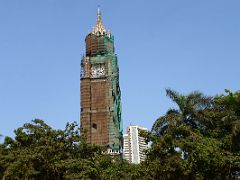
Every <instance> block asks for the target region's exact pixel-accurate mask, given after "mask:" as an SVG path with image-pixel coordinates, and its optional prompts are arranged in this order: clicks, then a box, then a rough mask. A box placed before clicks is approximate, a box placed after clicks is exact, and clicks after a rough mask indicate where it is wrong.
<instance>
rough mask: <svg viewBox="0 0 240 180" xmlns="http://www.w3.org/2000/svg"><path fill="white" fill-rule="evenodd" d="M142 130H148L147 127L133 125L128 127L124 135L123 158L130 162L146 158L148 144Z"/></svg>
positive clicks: (136, 162)
mask: <svg viewBox="0 0 240 180" xmlns="http://www.w3.org/2000/svg"><path fill="white" fill-rule="evenodd" d="M141 131H147V128H143V127H140V126H132V125H131V126H129V127H128V128H127V134H124V135H123V158H124V159H126V160H127V161H128V162H130V163H135V164H138V163H140V162H142V161H144V160H145V159H146V154H145V150H146V149H147V148H148V144H147V143H146V139H145V138H144V137H142V136H141V135H140V133H141Z"/></svg>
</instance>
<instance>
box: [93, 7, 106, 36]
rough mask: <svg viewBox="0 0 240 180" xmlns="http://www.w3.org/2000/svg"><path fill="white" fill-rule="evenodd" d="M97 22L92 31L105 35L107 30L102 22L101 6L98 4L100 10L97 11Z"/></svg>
mask: <svg viewBox="0 0 240 180" xmlns="http://www.w3.org/2000/svg"><path fill="white" fill-rule="evenodd" d="M97 16H98V17H97V22H96V25H95V28H94V29H93V31H92V33H93V34H95V35H104V34H105V33H106V30H105V28H104V26H103V24H102V18H101V11H100V7H99V6H98V11H97Z"/></svg>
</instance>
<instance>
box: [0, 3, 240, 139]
mask: <svg viewBox="0 0 240 180" xmlns="http://www.w3.org/2000/svg"><path fill="white" fill-rule="evenodd" d="M98 5H100V7H101V10H102V19H103V23H104V26H105V27H106V28H110V30H111V32H112V33H113V34H114V36H115V49H116V53H117V55H118V59H119V67H120V86H121V90H122V111H123V124H124V130H125V129H126V126H127V125H129V124H137V125H142V126H145V127H147V128H148V129H150V128H151V126H152V124H153V122H154V121H155V120H156V118H158V117H159V116H160V115H163V114H164V113H165V112H166V110H167V109H168V108H170V107H173V106H174V104H173V103H172V102H171V101H170V100H169V99H168V98H167V97H166V96H165V88H169V87H170V88H172V89H174V90H177V91H179V92H181V93H189V92H191V91H193V90H199V91H202V92H203V93H205V94H207V95H215V94H221V93H223V92H224V89H225V88H227V89H231V90H233V91H236V90H239V85H240V70H239V69H240V10H239V9H240V1H239V0H199V1H197V0H181V1H180V0H149V1H146V0H131V1H129V0H121V1H106V0H39V1H33V0H21V1H20V0H0V134H3V135H10V136H13V130H14V129H15V128H17V127H20V126H22V125H23V124H24V123H26V122H30V121H31V120H32V119H34V118H40V119H43V120H44V121H45V122H46V123H47V124H49V125H50V126H52V127H53V128H60V129H63V128H64V127H65V124H66V123H67V122H73V121H77V122H79V119H80V115H79V114H80V112H79V111H80V85H79V83H80V60H81V56H82V55H83V54H84V51H85V42H84V39H85V36H86V35H87V33H88V32H90V31H91V29H92V27H93V26H94V25H95V22H96V18H97V16H96V13H97V6H98Z"/></svg>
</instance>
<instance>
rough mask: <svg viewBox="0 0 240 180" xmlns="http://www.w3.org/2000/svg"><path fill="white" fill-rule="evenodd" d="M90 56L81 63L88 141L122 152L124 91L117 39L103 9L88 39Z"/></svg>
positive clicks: (84, 127)
mask: <svg viewBox="0 0 240 180" xmlns="http://www.w3.org/2000/svg"><path fill="white" fill-rule="evenodd" d="M85 42H86V54H85V56H84V57H83V58H82V61H81V85H80V86H81V88H80V90H81V117H80V118H81V119H80V121H81V128H82V129H85V130H86V137H87V142H88V143H91V144H97V145H101V146H104V147H106V148H107V150H108V152H109V153H110V154H111V153H113V154H114V153H117V152H119V151H121V149H122V119H121V91H120V86H119V68H118V60H117V55H116V54H115V50H114V37H113V35H112V34H111V33H110V31H109V30H108V31H106V30H105V28H104V26H103V24H102V18H101V13H100V9H98V13H97V22H96V25H95V27H94V28H93V30H92V32H91V33H89V34H88V35H87V36H86V39H85Z"/></svg>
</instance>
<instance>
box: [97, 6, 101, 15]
mask: <svg viewBox="0 0 240 180" xmlns="http://www.w3.org/2000/svg"><path fill="white" fill-rule="evenodd" d="M97 15H98V16H101V10H100V6H99V5H98V11H97Z"/></svg>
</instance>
